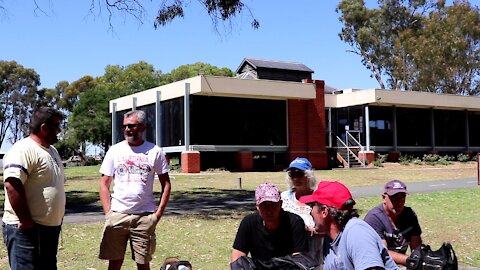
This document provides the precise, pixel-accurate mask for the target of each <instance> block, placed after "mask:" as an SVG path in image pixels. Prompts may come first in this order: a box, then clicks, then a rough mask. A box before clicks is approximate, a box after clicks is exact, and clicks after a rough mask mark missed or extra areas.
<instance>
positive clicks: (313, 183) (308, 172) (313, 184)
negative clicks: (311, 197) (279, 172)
mask: <svg viewBox="0 0 480 270" xmlns="http://www.w3.org/2000/svg"><path fill="white" fill-rule="evenodd" d="M305 175H306V176H307V180H308V181H307V183H308V187H310V189H311V190H315V188H316V187H317V179H316V178H315V174H314V173H313V171H312V170H305ZM285 182H287V184H288V189H290V190H293V188H294V186H293V183H292V178H291V177H290V175H288V172H286V173H285Z"/></svg>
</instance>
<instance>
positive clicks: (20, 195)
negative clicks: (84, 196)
mask: <svg viewBox="0 0 480 270" xmlns="http://www.w3.org/2000/svg"><path fill="white" fill-rule="evenodd" d="M62 121H63V114H62V113H61V112H59V111H57V110H55V109H52V108H49V107H39V108H38V109H36V110H35V111H34V112H33V114H32V116H31V117H30V124H29V129H30V135H29V136H28V137H26V138H24V139H22V140H20V141H18V142H16V143H15V144H14V145H13V146H12V148H10V150H9V151H8V152H7V154H6V155H5V157H4V163H3V164H4V167H3V179H4V180H3V181H4V188H5V204H4V208H5V211H4V213H3V219H2V221H3V228H2V229H3V241H4V243H5V245H6V247H7V252H8V260H9V265H10V269H12V270H16V269H22V270H34V269H48V270H55V269H57V250H58V239H59V235H60V230H61V225H62V220H63V216H64V214H65V201H66V199H65V190H64V184H65V175H64V172H63V164H62V159H61V158H60V155H59V154H58V152H57V149H55V147H53V144H54V143H56V142H57V134H58V133H59V132H60V125H61V123H62Z"/></svg>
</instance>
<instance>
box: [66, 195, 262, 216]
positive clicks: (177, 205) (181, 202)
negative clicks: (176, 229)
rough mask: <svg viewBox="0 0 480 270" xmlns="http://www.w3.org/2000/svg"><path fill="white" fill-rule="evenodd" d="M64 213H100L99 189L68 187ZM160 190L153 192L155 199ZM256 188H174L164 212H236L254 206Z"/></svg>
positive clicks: (230, 213)
mask: <svg viewBox="0 0 480 270" xmlns="http://www.w3.org/2000/svg"><path fill="white" fill-rule="evenodd" d="M66 195H67V205H66V209H65V210H66V213H67V214H73V213H87V212H99V213H102V206H101V204H100V201H99V194H98V192H88V191H68V192H66ZM160 196H161V193H160V192H155V198H156V203H157V205H158V201H159V199H160ZM254 198H255V192H254V191H247V190H232V189H211V188H196V189H193V190H192V191H174V192H172V194H171V196H170V201H169V202H168V206H167V209H166V214H172V215H185V214H199V215H204V216H211V217H214V216H225V215H229V216H232V215H235V213H238V212H246V211H252V210H254V209H255V199H254Z"/></svg>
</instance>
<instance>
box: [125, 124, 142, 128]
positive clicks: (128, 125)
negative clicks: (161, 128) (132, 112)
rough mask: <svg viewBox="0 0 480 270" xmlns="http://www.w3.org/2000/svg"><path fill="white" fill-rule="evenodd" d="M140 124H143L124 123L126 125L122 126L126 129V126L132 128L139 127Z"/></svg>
mask: <svg viewBox="0 0 480 270" xmlns="http://www.w3.org/2000/svg"><path fill="white" fill-rule="evenodd" d="M140 126H143V125H142V124H126V125H122V128H123V129H127V127H128V128H129V129H132V128H136V127H140Z"/></svg>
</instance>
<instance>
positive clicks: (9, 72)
mask: <svg viewBox="0 0 480 270" xmlns="http://www.w3.org/2000/svg"><path fill="white" fill-rule="evenodd" d="M39 85H40V76H39V75H38V74H37V73H36V72H35V70H33V69H29V68H25V67H23V66H22V65H20V64H18V63H17V62H15V61H0V145H1V144H2V143H3V141H4V140H5V138H7V139H8V140H9V141H10V143H15V142H16V141H18V140H19V139H21V138H23V136H25V135H27V134H28V128H27V124H28V121H29V119H28V115H29V114H30V112H31V111H32V109H33V108H34V107H35V106H37V104H38V93H37V88H38V86H39ZM7 135H8V136H7Z"/></svg>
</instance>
